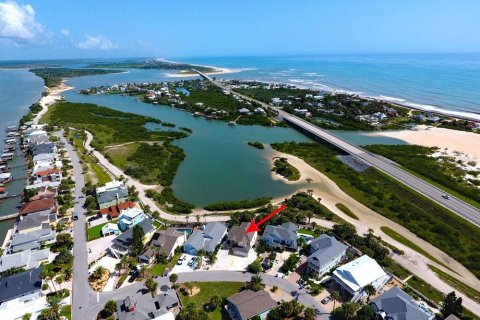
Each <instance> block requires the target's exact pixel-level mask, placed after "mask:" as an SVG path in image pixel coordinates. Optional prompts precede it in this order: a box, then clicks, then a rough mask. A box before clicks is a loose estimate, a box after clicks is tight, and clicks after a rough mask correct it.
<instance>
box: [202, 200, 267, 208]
mask: <svg viewBox="0 0 480 320" xmlns="http://www.w3.org/2000/svg"><path fill="white" fill-rule="evenodd" d="M271 200H272V198H267V197H263V198H257V199H253V200H240V201H224V202H217V203H212V204H209V205H207V206H205V207H204V209H205V210H207V211H225V210H238V209H250V208H255V207H260V206H263V205H266V204H267V203H270V201H271Z"/></svg>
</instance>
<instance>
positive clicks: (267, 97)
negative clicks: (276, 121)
mask: <svg viewBox="0 0 480 320" xmlns="http://www.w3.org/2000/svg"><path fill="white" fill-rule="evenodd" d="M236 91H238V92H239V93H241V94H244V95H246V96H249V97H252V98H254V99H257V100H260V101H262V102H265V103H270V102H271V101H272V98H280V99H282V100H285V99H288V98H289V97H293V98H300V99H303V98H304V97H305V95H307V94H312V95H316V94H317V93H318V91H315V90H309V89H297V88H284V87H282V88H273V89H264V88H260V87H258V88H249V89H236Z"/></svg>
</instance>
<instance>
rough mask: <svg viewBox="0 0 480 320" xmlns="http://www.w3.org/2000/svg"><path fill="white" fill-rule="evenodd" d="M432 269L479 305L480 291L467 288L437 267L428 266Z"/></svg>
mask: <svg viewBox="0 0 480 320" xmlns="http://www.w3.org/2000/svg"><path fill="white" fill-rule="evenodd" d="M428 267H429V268H430V269H432V271H433V272H435V273H436V274H437V275H438V277H439V278H440V279H442V280H443V281H445V282H446V283H448V284H449V285H451V286H452V287H454V288H455V289H457V290H458V291H460V292H463V293H464V294H465V295H467V297H469V298H470V299H472V300H475V301H476V302H477V303H480V291H478V290H475V289H474V288H472V287H470V286H467V285H466V284H464V283H463V282H461V281H458V280H457V279H455V278H454V277H452V276H451V275H449V274H448V273H445V272H443V271H442V270H440V269H438V268H436V267H435V266H432V265H428Z"/></svg>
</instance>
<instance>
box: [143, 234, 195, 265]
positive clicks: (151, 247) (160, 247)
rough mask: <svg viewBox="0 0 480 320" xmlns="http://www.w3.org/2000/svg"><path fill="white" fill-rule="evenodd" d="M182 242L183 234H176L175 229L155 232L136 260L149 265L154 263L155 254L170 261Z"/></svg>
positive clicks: (183, 240) (183, 239)
mask: <svg viewBox="0 0 480 320" xmlns="http://www.w3.org/2000/svg"><path fill="white" fill-rule="evenodd" d="M184 242H185V234H183V233H180V232H178V231H177V230H176V229H175V228H168V229H167V230H164V231H163V230H162V231H157V232H155V233H154V234H153V237H152V240H151V241H150V243H149V244H148V246H147V248H146V249H145V250H144V251H143V252H142V253H141V254H140V256H139V257H138V260H139V261H140V262H141V263H146V264H151V263H153V262H154V261H155V256H156V255H157V254H158V255H163V256H165V257H167V259H170V258H172V257H173V255H174V254H175V250H176V249H177V248H178V247H179V246H181V245H182V244H183V243H184Z"/></svg>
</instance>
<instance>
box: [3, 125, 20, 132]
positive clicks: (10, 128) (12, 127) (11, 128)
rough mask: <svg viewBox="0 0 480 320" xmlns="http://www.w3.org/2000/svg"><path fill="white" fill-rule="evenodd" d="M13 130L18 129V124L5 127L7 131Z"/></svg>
mask: <svg viewBox="0 0 480 320" xmlns="http://www.w3.org/2000/svg"><path fill="white" fill-rule="evenodd" d="M12 131H18V127H17V126H9V127H6V128H5V132H12Z"/></svg>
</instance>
